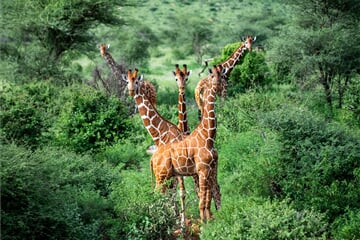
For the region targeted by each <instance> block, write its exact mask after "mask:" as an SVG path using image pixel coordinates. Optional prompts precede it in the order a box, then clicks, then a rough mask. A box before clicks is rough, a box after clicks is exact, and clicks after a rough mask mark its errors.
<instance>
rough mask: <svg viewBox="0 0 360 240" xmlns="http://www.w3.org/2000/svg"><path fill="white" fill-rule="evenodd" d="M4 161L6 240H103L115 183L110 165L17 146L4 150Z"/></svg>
mask: <svg viewBox="0 0 360 240" xmlns="http://www.w3.org/2000/svg"><path fill="white" fill-rule="evenodd" d="M0 160H1V185H2V186H1V188H2V189H1V198H2V206H1V218H2V219H1V220H2V227H1V230H2V232H1V235H2V236H1V238H2V239H4V240H6V239H12V240H15V239H84V240H85V239H101V235H102V233H101V229H102V225H103V222H104V221H105V219H107V218H108V216H109V215H110V214H111V211H112V207H111V202H110V201H108V198H107V196H109V194H110V189H109V186H110V183H111V182H116V181H117V175H116V174H115V173H114V172H113V171H112V169H110V168H109V167H108V166H107V165H106V164H102V163H96V162H94V161H93V160H92V159H91V158H89V157H88V156H81V157H80V156H78V155H75V154H73V153H67V152H64V151H61V150H59V149H42V150H38V151H35V152H30V151H28V150H25V149H23V148H20V147H15V146H14V145H0Z"/></svg>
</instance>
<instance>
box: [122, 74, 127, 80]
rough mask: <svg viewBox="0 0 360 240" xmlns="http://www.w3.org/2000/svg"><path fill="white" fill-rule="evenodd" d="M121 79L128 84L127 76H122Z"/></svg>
mask: <svg viewBox="0 0 360 240" xmlns="http://www.w3.org/2000/svg"><path fill="white" fill-rule="evenodd" d="M121 79H122V80H123V81H125V82H127V76H126V74H121Z"/></svg>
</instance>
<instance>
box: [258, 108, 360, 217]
mask: <svg viewBox="0 0 360 240" xmlns="http://www.w3.org/2000/svg"><path fill="white" fill-rule="evenodd" d="M262 119H263V122H264V124H265V125H266V126H267V127H270V128H272V129H273V130H276V131H278V133H279V137H280V138H279V141H280V143H281V145H282V146H281V157H280V158H279V161H280V163H279V164H280V169H279V173H278V176H277V177H278V179H279V184H280V186H281V189H282V191H283V193H284V194H285V195H286V196H288V197H290V198H291V199H293V200H294V201H295V205H296V206H297V207H299V208H301V209H304V208H308V207H314V208H315V209H317V210H318V211H320V212H326V213H327V214H328V216H329V218H330V221H333V220H334V219H335V218H336V217H337V216H339V215H341V214H343V213H344V211H345V209H347V208H349V209H358V208H359V207H360V201H359V199H360V192H359V191H358V189H357V187H356V186H359V178H358V176H357V175H356V173H357V172H358V171H359V168H360V161H359V159H360V139H359V137H358V136H356V135H353V134H351V133H350V132H348V131H346V129H343V128H342V127H341V126H338V125H336V124H330V123H327V122H325V121H324V120H322V119H321V118H318V117H316V116H314V115H312V114H311V113H310V112H309V111H307V110H305V109H301V108H290V109H280V110H277V111H273V112H270V113H267V114H266V115H263V117H262Z"/></svg>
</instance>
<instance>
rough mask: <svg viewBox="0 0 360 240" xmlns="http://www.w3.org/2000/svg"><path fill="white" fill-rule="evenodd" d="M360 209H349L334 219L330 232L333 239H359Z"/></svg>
mask: <svg viewBox="0 0 360 240" xmlns="http://www.w3.org/2000/svg"><path fill="white" fill-rule="evenodd" d="M359 229H360V210H359V209H358V210H354V211H349V212H347V213H345V214H344V215H343V216H341V217H339V218H338V219H336V221H335V222H334V224H333V230H332V234H333V236H334V239H335V240H351V239H360V231H359Z"/></svg>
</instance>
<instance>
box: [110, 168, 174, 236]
mask: <svg viewBox="0 0 360 240" xmlns="http://www.w3.org/2000/svg"><path fill="white" fill-rule="evenodd" d="M144 173H145V172H144V171H142V172H138V171H137V172H133V171H127V172H123V173H122V175H121V177H122V181H121V182H119V184H113V186H112V188H113V193H112V198H113V199H114V202H116V205H115V211H116V214H117V215H118V216H119V218H120V219H121V221H120V223H121V224H118V225H114V227H112V231H111V233H110V236H111V237H112V239H149V240H150V239H171V235H172V231H173V228H174V226H175V224H176V217H175V215H174V213H175V212H174V208H173V206H172V204H171V201H170V197H169V196H168V195H166V196H165V197H164V195H160V194H158V193H154V192H152V190H151V189H150V188H149V187H146V186H151V185H150V184H149V181H150V176H149V175H147V176H144ZM146 173H147V174H148V172H147V171H146ZM129 183H130V184H129Z"/></svg>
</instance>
